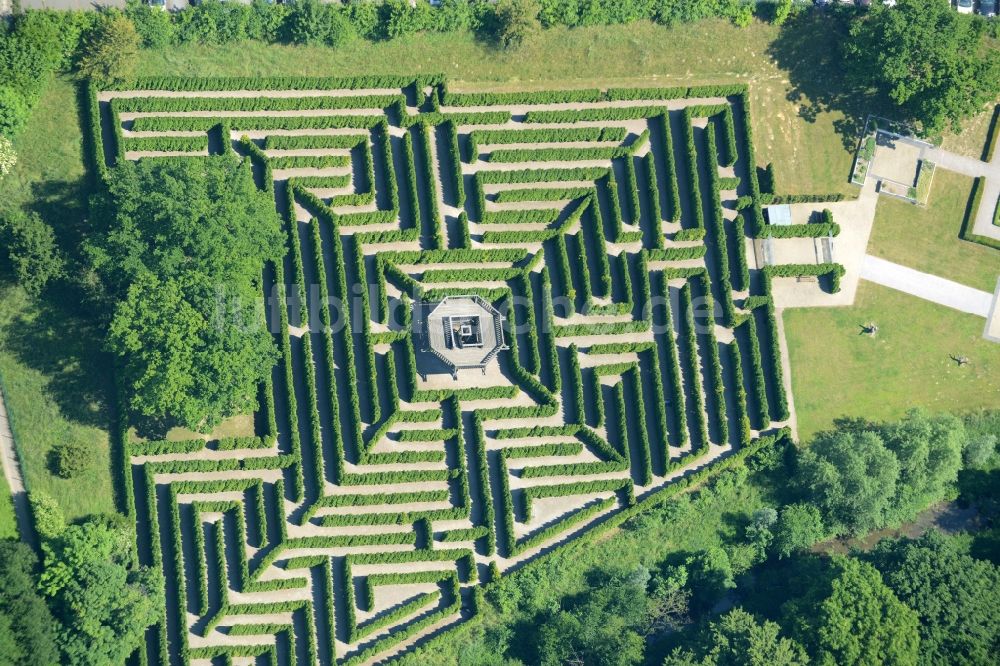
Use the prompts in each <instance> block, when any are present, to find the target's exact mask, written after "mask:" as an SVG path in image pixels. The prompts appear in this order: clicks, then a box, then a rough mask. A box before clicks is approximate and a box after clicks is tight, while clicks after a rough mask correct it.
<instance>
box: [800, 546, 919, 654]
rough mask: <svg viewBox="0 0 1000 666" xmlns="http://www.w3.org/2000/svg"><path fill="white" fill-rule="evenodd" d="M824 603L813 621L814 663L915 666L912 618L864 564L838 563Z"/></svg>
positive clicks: (915, 626)
mask: <svg viewBox="0 0 1000 666" xmlns="http://www.w3.org/2000/svg"><path fill="white" fill-rule="evenodd" d="M839 566H840V569H841V572H840V574H839V575H838V576H837V578H835V579H834V580H833V583H832V590H831V594H830V596H829V597H827V599H826V600H824V601H823V603H821V604H820V606H819V612H818V614H817V617H816V625H815V629H816V646H817V653H818V655H819V657H820V661H822V662H824V663H826V662H828V663H832V664H843V665H844V666H850V665H852V664H897V665H899V666H905V665H906V664H915V663H916V662H917V651H918V649H919V647H920V634H919V633H918V626H919V620H918V618H917V614H916V613H915V612H913V610H911V609H910V608H909V607H907V606H906V605H905V604H904V603H903V602H901V601H900V600H899V599H898V598H897V597H896V595H895V594H893V592H892V590H890V589H889V588H888V587H886V586H885V583H883V582H882V577H881V575H879V572H878V571H876V570H875V568H874V567H872V566H871V565H870V564H866V563H864V562H859V561H858V560H854V559H846V558H845V559H843V560H841V561H840V563H839Z"/></svg>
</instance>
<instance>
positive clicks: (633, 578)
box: [532, 568, 650, 666]
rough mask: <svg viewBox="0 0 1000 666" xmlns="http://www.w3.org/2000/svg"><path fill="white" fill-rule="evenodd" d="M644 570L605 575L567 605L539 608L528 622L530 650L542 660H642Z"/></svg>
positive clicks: (615, 662) (622, 662) (646, 579)
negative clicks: (530, 623) (531, 627)
mask: <svg viewBox="0 0 1000 666" xmlns="http://www.w3.org/2000/svg"><path fill="white" fill-rule="evenodd" d="M649 577H650V575H649V571H648V570H646V569H645V568H640V569H637V570H636V571H633V572H628V573H625V572H622V573H615V574H611V575H605V576H604V580H601V581H599V582H597V583H596V589H594V591H593V592H592V593H591V594H589V595H587V596H586V597H585V598H584V599H583V600H582V601H580V602H579V603H577V604H573V605H571V606H570V607H568V608H557V609H553V610H550V611H547V612H544V613H542V614H541V615H540V616H539V617H536V618H535V619H534V621H533V623H534V624H535V625H536V628H535V636H534V637H533V638H534V640H533V645H532V648H533V650H532V651H533V652H534V653H535V654H537V655H538V661H539V663H542V664H562V663H567V661H569V660H570V659H571V658H576V659H580V660H582V662H583V663H594V664H609V665H621V666H625V665H627V664H634V663H639V662H640V661H641V660H642V655H643V647H644V640H643V635H644V634H645V629H646V627H647V626H648V623H649V614H648V609H647V607H646V604H645V603H643V602H644V601H645V595H646V586H647V584H648V582H649Z"/></svg>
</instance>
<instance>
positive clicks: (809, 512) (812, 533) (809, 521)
mask: <svg viewBox="0 0 1000 666" xmlns="http://www.w3.org/2000/svg"><path fill="white" fill-rule="evenodd" d="M825 535H826V530H825V529H824V527H823V517H822V516H821V515H820V513H819V509H817V508H816V507H814V506H813V505H811V504H789V505H788V506H785V507H782V509H781V512H780V513H779V514H778V522H777V524H776V525H775V527H774V543H773V549H774V553H775V554H776V555H777V556H778V557H779V558H787V557H791V556H792V555H794V554H796V553H799V552H802V551H805V550H807V549H808V548H809V547H810V546H812V545H813V544H814V543H816V542H817V541H819V540H820V539H822V538H823V537H824V536H825Z"/></svg>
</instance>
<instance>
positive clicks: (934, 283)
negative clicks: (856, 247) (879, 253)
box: [861, 254, 993, 318]
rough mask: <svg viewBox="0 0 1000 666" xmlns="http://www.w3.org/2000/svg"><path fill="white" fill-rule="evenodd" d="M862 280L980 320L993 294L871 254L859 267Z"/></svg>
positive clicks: (988, 306)
mask: <svg viewBox="0 0 1000 666" xmlns="http://www.w3.org/2000/svg"><path fill="white" fill-rule="evenodd" d="M861 277H863V278H864V279H866V280H870V281H872V282H875V283H877V284H880V285H883V286H885V287H890V288H892V289H896V290H897V291H902V292H905V293H907V294H912V295H913V296H917V297H918V298H922V299H924V300H926V301H932V302H934V303H938V304H940V305H944V306H946V307H949V308H952V309H954V310H959V311H961V312H967V313H969V314H974V315H976V316H979V317H984V318H985V317H988V316H989V314H990V308H991V307H992V305H993V294H990V293H988V292H985V291H980V290H978V289H973V288H972V287H966V286H965V285H963V284H959V283H957V282H952V281H951V280H946V279H944V278H940V277H938V276H936V275H931V274H930V273H921V272H920V271H916V270H913V269H912V268H907V267H906V266H901V265H899V264H894V263H892V262H891V261H886V260H885V259H879V258H878V257H873V256H872V255H870V254H867V255H865V259H864V261H863V262H862V264H861Z"/></svg>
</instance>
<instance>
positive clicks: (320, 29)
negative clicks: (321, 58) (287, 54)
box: [285, 0, 354, 47]
mask: <svg viewBox="0 0 1000 666" xmlns="http://www.w3.org/2000/svg"><path fill="white" fill-rule="evenodd" d="M285 25H286V30H287V35H288V39H289V40H290V41H291V42H292V43H294V44H326V45H327V46H333V47H337V46H341V45H342V44H344V43H346V42H347V41H348V40H350V38H351V37H352V36H353V34H354V30H353V27H352V26H351V24H350V22H348V20H347V18H346V17H345V16H344V13H343V12H342V11H341V10H340V8H339V6H335V5H332V4H327V3H323V2H320V1H319V0H299V1H298V2H295V3H293V4H292V5H291V10H290V11H289V13H288V18H287V20H286V23H285Z"/></svg>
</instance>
